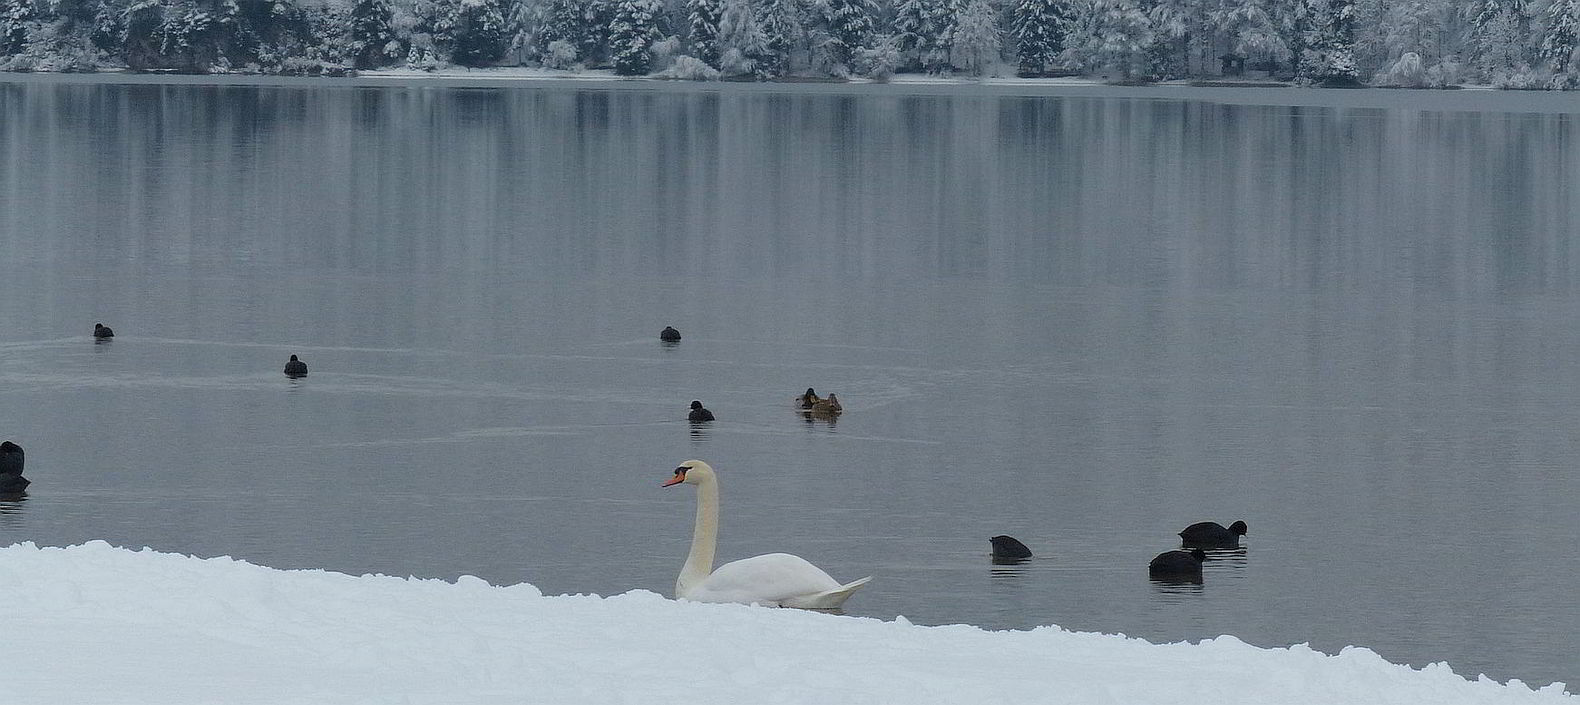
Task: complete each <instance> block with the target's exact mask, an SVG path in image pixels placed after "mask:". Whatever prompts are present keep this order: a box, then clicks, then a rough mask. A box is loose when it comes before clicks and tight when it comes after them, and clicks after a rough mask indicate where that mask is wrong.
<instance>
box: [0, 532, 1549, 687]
mask: <svg viewBox="0 0 1580 705" xmlns="http://www.w3.org/2000/svg"><path fill="white" fill-rule="evenodd" d="M0 585H3V586H4V591H5V594H6V596H7V602H6V606H7V608H8V609H7V611H6V612H7V613H6V622H5V627H4V630H5V631H4V633H5V635H6V639H5V644H6V647H7V648H6V652H7V655H6V659H5V660H6V667H5V678H4V693H5V697H4V699H3V700H4V702H6V703H10V704H12V705H31V704H34V703H40V704H42V703H84V704H88V703H160V704H161V705H182V704H184V703H216V702H220V703H353V702H355V703H387V702H406V703H557V704H563V705H574V704H576V703H599V704H602V703H614V702H632V703H635V702H641V703H682V702H684V703H697V704H706V703H774V702H781V703H835V702H857V703H966V702H977V703H1052V702H1057V703H1160V702H1169V703H1203V704H1204V705H1205V704H1207V703H1211V704H1212V705H1225V704H1229V703H1275V702H1276V703H1334V704H1340V703H1356V704H1357V705H1359V704H1362V703H1364V704H1366V705H1375V704H1382V703H1400V704H1404V703H1411V704H1415V703H1434V704H1436V705H1452V704H1455V703H1526V702H1531V703H1538V702H1540V703H1560V702H1562V703H1572V702H1577V700H1580V699H1577V698H1576V697H1574V696H1571V695H1568V694H1566V693H1565V692H1563V690H1564V689H1563V687H1562V686H1561V685H1559V684H1554V685H1551V686H1547V687H1545V688H1540V689H1534V690H1533V689H1532V688H1530V687H1527V686H1526V685H1524V684H1522V683H1520V682H1518V681H1511V682H1510V683H1508V684H1499V683H1495V682H1493V681H1490V680H1486V679H1477V680H1470V679H1466V678H1463V677H1461V676H1459V675H1456V674H1454V673H1453V672H1452V671H1451V670H1450V669H1449V667H1447V666H1445V665H1442V664H1438V665H1433V666H1429V667H1427V668H1424V669H1421V670H1413V669H1411V668H1409V667H1406V666H1399V665H1394V664H1390V663H1387V662H1385V661H1384V660H1382V659H1381V658H1380V657H1378V656H1377V655H1376V654H1374V653H1373V652H1371V651H1369V650H1366V649H1362V648H1353V647H1352V648H1349V649H1345V650H1344V651H1343V652H1342V653H1339V654H1337V655H1325V654H1322V653H1319V652H1316V651H1313V650H1310V649H1308V648H1305V647H1303V646H1295V647H1291V648H1283V649H1262V648H1257V647H1253V646H1250V645H1248V644H1245V643H1243V642H1241V641H1239V640H1237V639H1235V638H1233V637H1228V636H1225V637H1219V638H1217V639H1214V640H1209V641H1203V642H1201V643H1199V644H1184V643H1181V644H1166V645H1154V644H1149V643H1147V642H1145V641H1141V640H1137V639H1127V638H1124V637H1122V636H1110V635H1100V634H1090V633H1075V632H1067V631H1063V630H1060V629H1058V628H1056V627H1044V628H1039V629H1036V630H1033V631H1030V632H987V631H983V630H980V629H977V628H975V627H969V626H949V627H921V626H914V625H911V624H909V623H907V622H905V621H904V620H903V618H902V619H898V620H895V621H893V622H883V621H879V620H875V619H865V618H853V617H838V616H831V615H825V614H815V613H810V612H802V611H796V610H774V609H766V608H758V607H746V606H740V605H703V604H694V603H683V602H675V601H671V600H667V599H665V598H663V597H661V596H659V595H656V594H653V593H651V592H646V591H633V592H630V593H626V594H623V595H617V596H614V597H609V598H600V597H596V596H560V597H546V596H543V595H542V594H541V593H540V592H539V591H538V590H537V589H536V588H534V587H533V586H531V585H526V584H521V585H514V586H508V587H496V586H491V585H489V584H487V583H485V582H484V581H482V580H479V579H476V578H462V579H461V580H459V581H457V582H455V583H448V582H445V581H441V580H420V579H403V578H394V577H386V576H361V577H355V576H349V575H344V574H340V573H331V572H325V571H280V570H274V569H270V568H264V567H260V566H255V565H251V564H248V563H245V562H242V561H235V560H232V559H229V558H223V557H222V558H213V559H198V558H191V557H186V556H180V555H175V554H167V553H157V552H154V551H151V550H148V549H144V550H142V551H129V550H124V549H120V548H114V547H111V546H109V545H108V544H105V543H103V542H91V543H88V544H86V545H82V546H75V547H70V548H64V549H61V548H39V547H36V546H34V545H33V544H31V543H25V544H18V545H14V546H10V547H7V548H0Z"/></svg>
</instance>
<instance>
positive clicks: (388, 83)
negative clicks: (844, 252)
mask: <svg viewBox="0 0 1580 705" xmlns="http://www.w3.org/2000/svg"><path fill="white" fill-rule="evenodd" d="M6 83H28V84H57V85H69V84H90V85H92V84H103V85H119V84H124V85H148V84H155V85H194V86H202V85H221V86H287V87H294V88H318V87H322V88H336V87H342V88H343V87H400V88H501V89H503V88H514V89H527V90H534V89H549V88H555V89H558V88H567V89H594V90H611V91H632V92H642V91H647V92H663V93H721V94H737V93H738V94H753V93H786V94H801V95H806V94H826V95H850V96H899V95H923V96H986V97H1084V98H1134V99H1144V100H1200V101H1206V102H1211V103H1219V104H1225V105H1280V106H1311V107H1320V108H1382V109H1396V108H1397V109H1405V110H1428V111H1475V112H1518V113H1546V114H1574V113H1580V101H1577V100H1575V99H1574V96H1573V95H1572V94H1570V93H1564V92H1554V91H1504V90H1492V89H1490V88H1487V87H1474V88H1466V89H1464V90H1391V89H1366V90H1340V89H1331V88H1304V87H1279V88H1267V87H1244V88H1239V87H1232V86H1223V85H1216V86H1211V87H1205V86H1192V85H1190V84H1188V83H1186V82H1177V83H1160V84H1154V85H1150V86H1115V85H1109V84H1106V83H1103V82H1101V81H1097V80H1093V79H1088V78H988V79H974V78H947V77H945V78H940V77H929V76H911V75H902V76H896V77H895V78H894V79H893V80H891V81H887V82H883V83H875V82H871V81H852V82H805V83H803V82H795V81H782V82H761V83H759V82H730V81H672V80H662V79H654V78H628V77H622V76H616V75H614V74H613V73H611V72H609V71H604V70H589V71H580V72H569V71H554V70H548V69H535V68H494V69H445V70H439V71H432V72H429V71H417V70H411V69H387V70H378V71H364V72H361V73H359V74H358V75H356V76H350V77H293V76H273V75H256V74H206V75H190V74H172V73H132V72H124V71H102V72H99V73H86V74H60V73H0V84H6Z"/></svg>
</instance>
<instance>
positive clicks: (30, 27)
mask: <svg viewBox="0 0 1580 705" xmlns="http://www.w3.org/2000/svg"><path fill="white" fill-rule="evenodd" d="M1577 46H1580V0H0V70H11V71H29V70H31V71H92V70H96V69H99V68H105V67H120V66H124V67H127V68H130V69H134V70H169V71H184V72H198V73H207V72H252V73H278V74H306V75H314V74H338V73H343V72H347V71H355V70H367V69H376V68H384V67H410V68H419V69H436V68H440V67H445V66H466V67H481V66H541V67H546V68H551V69H565V70H581V69H586V68H609V69H612V70H613V71H614V72H615V73H617V74H620V75H627V76H643V75H657V76H661V77H667V78H686V79H714V78H733V79H746V80H766V79H773V78H778V77H786V76H799V77H832V78H844V77H857V76H860V77H868V78H876V79H883V78H886V77H888V76H890V75H892V74H894V73H896V72H911V73H935V74H955V75H971V76H979V75H1019V76H1049V75H1055V76H1057V75H1071V74H1080V75H1090V76H1099V77H1103V78H1107V79H1110V80H1115V81H1157V80H1170V79H1199V78H1208V77H1219V76H1246V77H1258V78H1261V77H1266V78H1270V79H1276V80H1285V81H1295V82H1299V83H1309V84H1316V85H1332V86H1343V85H1357V84H1363V83H1369V84H1372V85H1395V86H1410V87H1432V86H1445V85H1457V84H1464V83H1482V84H1491V85H1494V86H1497V87H1503V88H1538V89H1569V88H1574V87H1576V86H1577V85H1580V53H1577Z"/></svg>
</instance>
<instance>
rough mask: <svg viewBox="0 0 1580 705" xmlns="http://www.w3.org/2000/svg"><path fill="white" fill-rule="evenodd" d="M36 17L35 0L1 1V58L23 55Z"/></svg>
mask: <svg viewBox="0 0 1580 705" xmlns="http://www.w3.org/2000/svg"><path fill="white" fill-rule="evenodd" d="M36 16H37V13H36V12H35V11H34V10H33V0H0V56H11V55H12V54H20V53H22V49H23V48H25V47H26V46H27V35H28V27H29V26H30V25H31V24H32V23H33V20H34V18H35V17H36Z"/></svg>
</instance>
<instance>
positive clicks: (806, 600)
mask: <svg viewBox="0 0 1580 705" xmlns="http://www.w3.org/2000/svg"><path fill="white" fill-rule="evenodd" d="M869 582H872V576H870V575H869V576H867V577H865V578H862V579H860V580H852V581H850V582H848V583H845V584H844V585H841V586H839V587H837V588H834V589H833V590H824V591H823V592H815V593H812V594H810V595H800V596H797V597H792V598H790V599H788V600H785V601H784V602H781V603H779V604H780V605H781V606H784V607H799V608H801V609H809V610H831V609H835V608H837V607H839V606H840V605H842V604H845V600H848V599H850V596H851V594H852V593H854V592H856V591H857V590H860V589H861V586H863V585H866V584H867V583H869Z"/></svg>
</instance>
